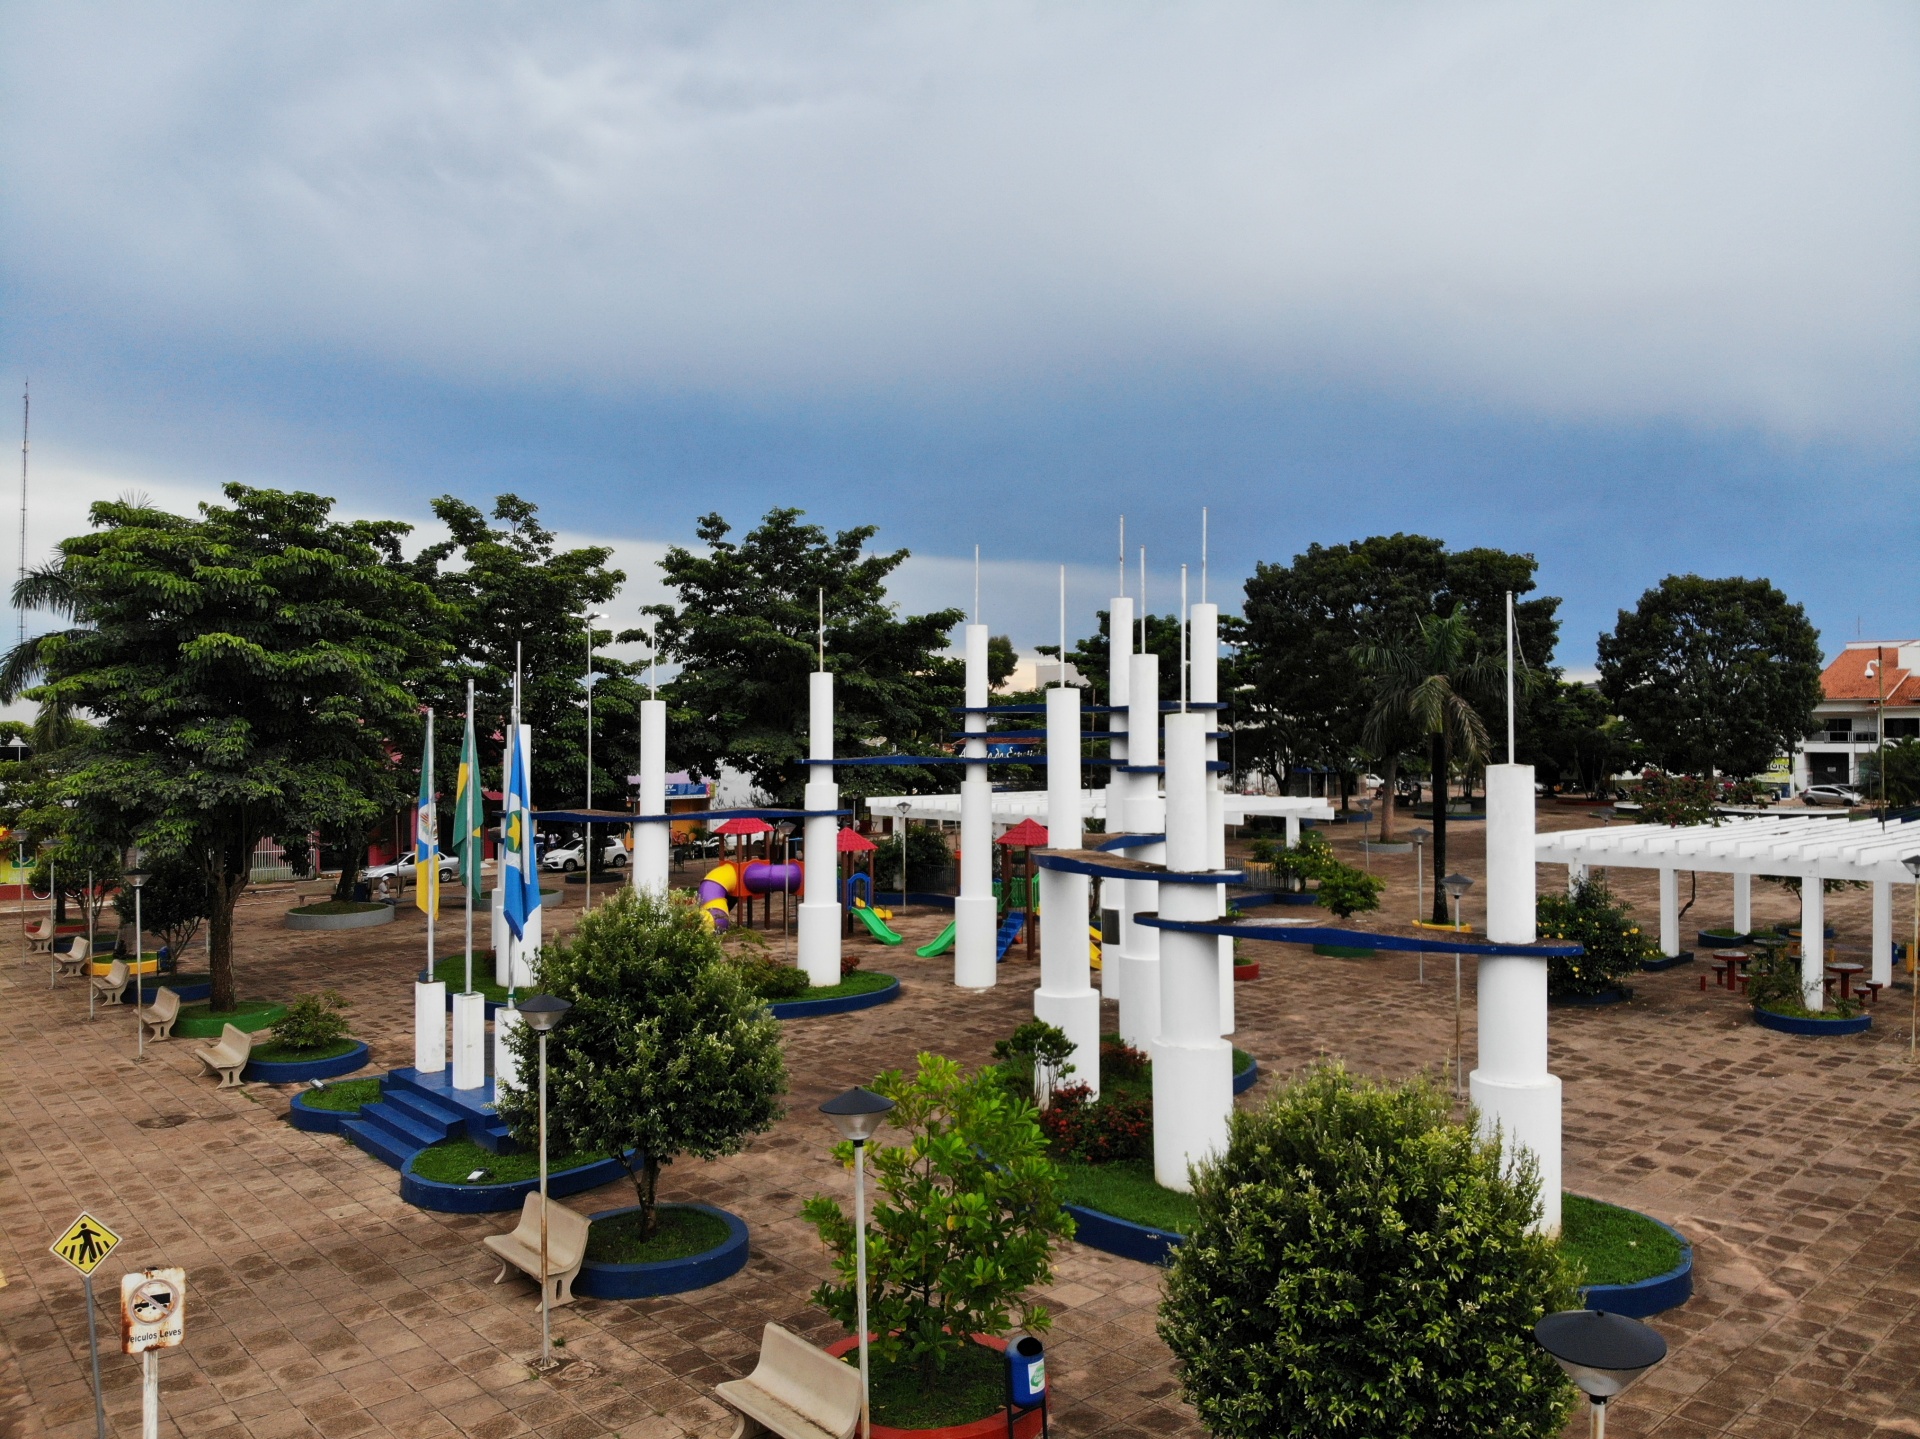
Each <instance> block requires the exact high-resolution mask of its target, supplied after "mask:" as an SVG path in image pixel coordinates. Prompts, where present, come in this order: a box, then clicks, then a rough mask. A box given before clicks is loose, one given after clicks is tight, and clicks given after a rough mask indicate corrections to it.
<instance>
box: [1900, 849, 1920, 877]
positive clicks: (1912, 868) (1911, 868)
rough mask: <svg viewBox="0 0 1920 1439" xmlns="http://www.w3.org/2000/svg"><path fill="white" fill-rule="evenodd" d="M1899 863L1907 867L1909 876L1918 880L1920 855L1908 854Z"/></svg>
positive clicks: (1919, 875)
mask: <svg viewBox="0 0 1920 1439" xmlns="http://www.w3.org/2000/svg"><path fill="white" fill-rule="evenodd" d="M1900 863H1902V864H1904V865H1905V866H1906V867H1907V873H1908V874H1911V875H1912V876H1913V877H1914V878H1915V879H1920V854H1910V855H1908V856H1907V857H1906V858H1905V859H1903V860H1901V861H1900Z"/></svg>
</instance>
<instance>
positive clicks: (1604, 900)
mask: <svg viewBox="0 0 1920 1439" xmlns="http://www.w3.org/2000/svg"><path fill="white" fill-rule="evenodd" d="M1534 920H1535V924H1536V925H1537V926H1538V929H1539V933H1540V938H1541V939H1544V940H1556V941H1568V940H1571V941H1572V942H1574V943H1576V944H1579V945H1581V946H1583V947H1584V948H1585V950H1586V953H1584V954H1578V955H1574V956H1572V957H1571V958H1568V957H1566V956H1555V957H1553V958H1551V959H1549V960H1548V961H1547V993H1548V994H1550V995H1552V996H1553V997H1554V998H1555V999H1559V998H1562V997H1571V996H1575V995H1584V994H1604V993H1605V992H1607V991H1608V990H1611V989H1617V988H1618V987H1619V985H1620V982H1621V980H1623V979H1625V978H1626V977H1627V976H1628V975H1630V974H1635V973H1637V972H1638V971H1639V969H1640V961H1641V960H1643V959H1651V958H1653V957H1654V956H1655V955H1657V954H1658V953H1659V952H1660V950H1659V946H1658V945H1656V944H1653V943H1652V942H1651V941H1649V940H1647V939H1646V938H1644V937H1643V936H1642V935H1641V933H1640V926H1639V925H1637V924H1635V923H1634V922H1633V907H1632V906H1631V905H1629V904H1627V903H1625V902H1624V901H1623V900H1620V899H1617V898H1615V897H1614V893H1613V891H1612V890H1611V889H1609V888H1608V887H1607V882H1606V880H1605V879H1604V878H1603V877H1601V876H1600V875H1597V874H1590V875H1587V876H1586V877H1585V878H1583V879H1580V880H1577V881H1575V883H1574V886H1573V891H1572V893H1570V894H1543V895H1541V896H1540V897H1539V899H1538V900H1537V901H1535V905H1534Z"/></svg>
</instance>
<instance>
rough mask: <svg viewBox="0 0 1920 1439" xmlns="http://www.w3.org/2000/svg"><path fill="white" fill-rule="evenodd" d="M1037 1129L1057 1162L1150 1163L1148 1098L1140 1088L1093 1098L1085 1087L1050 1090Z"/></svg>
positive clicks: (1065, 1087) (1151, 1123)
mask: <svg viewBox="0 0 1920 1439" xmlns="http://www.w3.org/2000/svg"><path fill="white" fill-rule="evenodd" d="M1121 1047H1122V1048H1124V1047H1125V1046H1121ZM1132 1052H1133V1053H1138V1052H1139V1051H1137V1050H1135V1051H1132ZM1040 1128H1041V1130H1042V1132H1044V1133H1045V1134H1046V1136H1047V1143H1048V1144H1049V1145H1050V1146H1051V1147H1052V1149H1053V1152H1054V1153H1055V1154H1056V1155H1058V1156H1059V1157H1060V1158H1062V1159H1077V1160H1080V1161H1081V1162H1082V1163H1085V1164H1111V1163H1112V1162H1113V1161H1115V1160H1116V1159H1151V1158H1152V1157H1153V1096H1152V1095H1151V1094H1148V1093H1145V1092H1143V1091H1141V1090H1121V1091H1118V1092H1117V1093H1113V1094H1102V1095H1101V1096H1100V1098H1099V1099H1097V1100H1096V1099H1094V1098H1093V1088H1092V1086H1090V1085H1086V1084H1068V1085H1062V1086H1061V1087H1060V1088H1059V1089H1056V1090H1054V1092H1053V1103H1052V1104H1051V1105H1049V1106H1048V1107H1047V1108H1046V1109H1044V1110H1042V1111H1041V1114H1040Z"/></svg>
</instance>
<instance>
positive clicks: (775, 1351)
mask: <svg viewBox="0 0 1920 1439" xmlns="http://www.w3.org/2000/svg"><path fill="white" fill-rule="evenodd" d="M714 1392H715V1393H716V1394H718V1395H719V1396H720V1397H721V1398H722V1399H724V1400H726V1402H727V1403H729V1404H731V1405H732V1406H733V1407H734V1408H735V1409H736V1410H738V1411H739V1419H738V1421H737V1422H736V1423H735V1425H734V1428H733V1439H748V1436H749V1435H755V1434H766V1433H772V1434H778V1435H780V1436H781V1439H852V1435H853V1433H854V1431H855V1430H857V1429H858V1428H859V1427H860V1371H859V1370H858V1369H855V1368H854V1367H853V1366H852V1365H851V1364H843V1363H841V1362H840V1361H839V1360H838V1359H835V1358H834V1357H833V1356H831V1355H829V1354H826V1353H823V1352H822V1351H821V1350H818V1349H815V1348H814V1347H813V1346H812V1345H811V1344H809V1343H807V1341H806V1340H804V1339H802V1338H801V1337H800V1336H799V1335H798V1334H795V1333H794V1332H793V1331H792V1330H790V1329H783V1328H781V1327H780V1326H779V1325H778V1324H769V1325H767V1327H766V1329H765V1330H764V1331H762V1333H761V1336H760V1362H759V1363H758V1364H756V1365H755V1366H754V1369H753V1373H751V1374H749V1375H748V1376H747V1377H746V1378H745V1379H729V1380H727V1382H726V1383H724V1384H716V1385H715V1386H714Z"/></svg>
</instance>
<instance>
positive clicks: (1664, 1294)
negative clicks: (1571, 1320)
mask: <svg viewBox="0 0 1920 1439" xmlns="http://www.w3.org/2000/svg"><path fill="white" fill-rule="evenodd" d="M1634 1212H1635V1213H1636V1214H1638V1213H1639V1211H1638V1210H1635V1211H1634ZM1640 1217H1641V1218H1642V1219H1648V1220H1652V1221H1653V1223H1655V1224H1660V1221H1659V1220H1657V1219H1654V1218H1653V1216H1652V1215H1651V1214H1642V1215H1640ZM1660 1227H1661V1228H1662V1229H1664V1230H1666V1231H1667V1233H1669V1234H1671V1235H1672V1236H1673V1237H1674V1238H1675V1239H1677V1240H1679V1241H1680V1262H1679V1263H1678V1264H1676V1265H1675V1266H1674V1267H1673V1268H1671V1269H1669V1270H1668V1271H1667V1272H1666V1273H1665V1274H1656V1275H1654V1276H1653V1278H1651V1279H1642V1280H1640V1281H1639V1282H1638V1283H1636V1284H1589V1285H1587V1286H1586V1287H1584V1288H1583V1289H1581V1291H1580V1302H1581V1303H1582V1304H1584V1305H1585V1306H1586V1307H1587V1308H1589V1309H1597V1310H1600V1311H1601V1312H1602V1313H1605V1314H1624V1315H1625V1316H1626V1317H1627V1318H1629V1319H1645V1318H1647V1317H1648V1316H1649V1315H1653V1314H1661V1313H1664V1312H1665V1311H1667V1310H1669V1309H1678V1308H1679V1307H1680V1306H1681V1305H1682V1304H1685V1303H1686V1302H1687V1301H1688V1300H1689V1299H1691V1298H1693V1246H1692V1245H1691V1244H1689V1243H1688V1242H1687V1237H1686V1235H1684V1234H1682V1233H1681V1232H1680V1231H1679V1230H1677V1229H1675V1228H1674V1227H1673V1226H1672V1225H1670V1224H1660Z"/></svg>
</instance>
